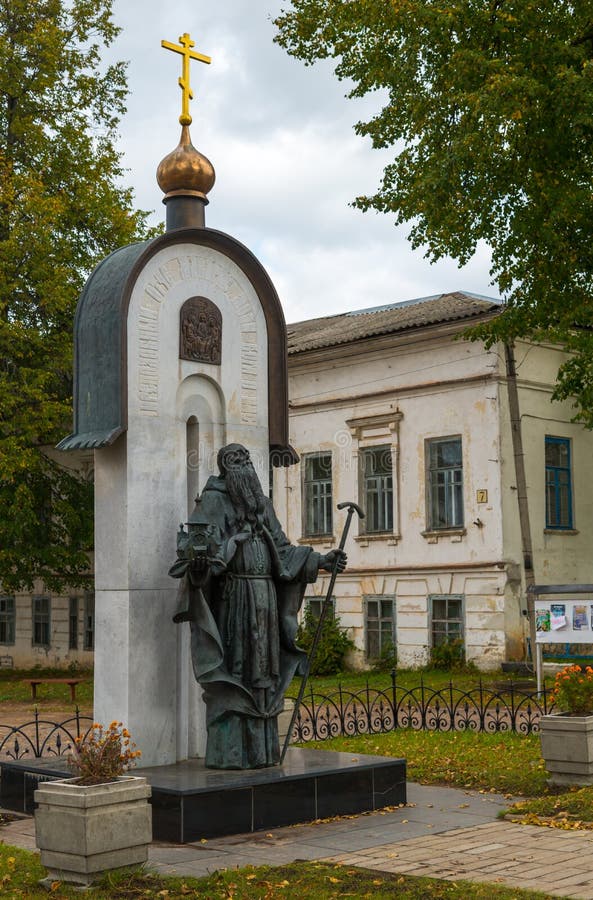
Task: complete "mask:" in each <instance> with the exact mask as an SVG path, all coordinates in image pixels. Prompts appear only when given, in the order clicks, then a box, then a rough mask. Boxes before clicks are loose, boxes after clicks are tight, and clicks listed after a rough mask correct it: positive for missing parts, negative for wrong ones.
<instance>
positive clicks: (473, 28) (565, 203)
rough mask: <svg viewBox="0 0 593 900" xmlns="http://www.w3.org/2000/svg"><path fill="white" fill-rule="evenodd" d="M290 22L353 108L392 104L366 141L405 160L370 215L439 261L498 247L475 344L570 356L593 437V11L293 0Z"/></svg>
mask: <svg viewBox="0 0 593 900" xmlns="http://www.w3.org/2000/svg"><path fill="white" fill-rule="evenodd" d="M276 25H277V28H278V34H277V38H276V39H277V41H278V42H279V43H280V44H281V45H282V46H283V47H285V48H286V49H287V51H288V52H289V53H290V54H292V55H293V56H295V57H297V58H299V59H301V60H303V61H304V62H305V63H306V64H312V63H313V62H315V61H316V60H319V59H325V58H333V59H335V60H336V61H337V62H336V69H335V71H336V74H337V76H338V78H340V79H346V80H348V81H349V83H350V85H351V87H350V93H349V96H351V97H362V96H364V95H366V94H369V93H371V92H374V91H377V92H378V95H377V112H376V115H374V116H373V117H372V118H371V119H370V120H368V121H363V122H358V124H357V125H356V131H357V132H358V133H359V134H361V135H367V136H368V137H370V138H371V140H372V143H373V146H374V147H377V148H390V147H392V148H393V152H394V159H393V161H392V162H390V163H389V164H388V165H387V166H386V168H385V171H384V173H383V179H382V182H381V184H380V186H379V187H378V190H377V192H376V193H375V194H374V195H372V196H363V197H358V198H357V199H356V200H355V204H356V206H358V207H359V208H361V209H363V210H367V209H371V208H372V209H376V210H379V211H381V212H385V213H392V214H394V215H395V220H396V222H397V223H398V224H400V223H404V222H407V223H411V225H410V240H411V242H412V245H413V246H414V247H421V246H422V247H425V248H426V250H427V255H428V257H429V259H431V260H433V261H434V260H437V259H439V258H440V257H442V256H444V255H450V256H453V257H454V258H456V259H457V260H458V261H459V263H460V264H464V263H466V262H467V261H468V260H469V259H470V257H471V256H472V254H473V253H474V252H475V249H476V245H477V243H478V241H486V242H487V243H488V245H489V246H490V248H491V249H492V269H491V276H492V279H493V282H494V283H495V284H497V286H498V289H499V290H500V292H501V295H502V296H503V298H504V299H505V301H506V307H505V310H504V312H503V314H502V315H500V316H499V317H497V318H496V319H495V320H494V321H492V322H491V323H490V324H488V325H487V326H484V327H483V328H481V329H480V330H478V331H474V332H473V337H479V338H482V339H485V340H486V342H487V343H492V342H493V341H495V340H499V339H502V340H505V341H511V340H512V339H513V338H514V337H516V336H525V337H529V338H531V339H534V340H552V341H555V342H560V343H561V344H563V345H564V346H565V347H566V348H567V349H568V350H570V351H571V355H570V357H569V359H568V361H567V362H566V363H565V364H564V365H563V366H562V367H561V369H560V371H559V374H558V382H557V386H556V391H555V397H556V399H564V398H568V397H572V398H573V399H574V403H575V418H576V419H577V420H580V421H582V422H583V423H584V424H585V425H586V426H587V427H588V428H593V2H591V0H582V2H568V0H385V2H378V0H293V2H292V4H291V7H290V9H287V10H285V11H283V13H282V14H281V15H280V17H279V18H278V19H277V20H276ZM381 104H382V105H381Z"/></svg>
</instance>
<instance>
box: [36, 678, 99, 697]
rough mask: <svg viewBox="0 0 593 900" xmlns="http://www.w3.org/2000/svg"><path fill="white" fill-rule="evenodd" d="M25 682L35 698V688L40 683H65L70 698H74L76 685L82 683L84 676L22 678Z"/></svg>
mask: <svg viewBox="0 0 593 900" xmlns="http://www.w3.org/2000/svg"><path fill="white" fill-rule="evenodd" d="M22 680H23V681H24V682H25V683H26V684H30V685H31V697H32V698H33V700H37V688H38V687H39V685H40V684H67V685H68V687H69V688H70V699H71V700H72V702H73V703H74V701H75V700H76V685H77V684H82V683H83V681H86V678H23V679H22Z"/></svg>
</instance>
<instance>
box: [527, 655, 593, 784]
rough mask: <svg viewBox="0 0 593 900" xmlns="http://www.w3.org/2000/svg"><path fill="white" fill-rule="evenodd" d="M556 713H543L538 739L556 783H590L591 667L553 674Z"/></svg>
mask: <svg viewBox="0 0 593 900" xmlns="http://www.w3.org/2000/svg"><path fill="white" fill-rule="evenodd" d="M552 696H553V700H554V706H555V709H557V710H558V712H557V713H555V714H552V715H547V716H542V718H541V720H540V739H541V747H542V756H543V757H544V761H545V764H546V769H547V770H548V772H549V773H550V775H551V781H552V782H553V783H555V784H593V668H591V666H586V667H585V668H582V667H581V666H578V665H573V666H567V667H566V668H565V669H563V670H562V671H561V672H558V674H557V675H556V680H555V684H554V690H553V694H552Z"/></svg>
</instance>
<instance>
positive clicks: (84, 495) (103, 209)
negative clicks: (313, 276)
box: [0, 0, 146, 591]
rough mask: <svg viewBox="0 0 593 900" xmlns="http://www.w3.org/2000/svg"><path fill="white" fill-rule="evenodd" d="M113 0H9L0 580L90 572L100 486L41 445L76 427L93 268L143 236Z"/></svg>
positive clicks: (0, 106)
mask: <svg viewBox="0 0 593 900" xmlns="http://www.w3.org/2000/svg"><path fill="white" fill-rule="evenodd" d="M117 33H118V29H117V28H116V27H115V26H114V24H113V21H112V18H111V0H0V585H1V589H2V590H4V591H13V590H18V589H19V588H23V587H26V588H31V587H32V585H33V581H34V579H36V578H41V579H42V580H43V582H44V583H45V586H46V588H47V589H49V590H59V589H60V588H61V587H63V586H65V585H75V584H80V583H83V582H84V578H85V571H86V570H87V569H88V556H87V552H85V551H88V549H89V546H92V484H91V483H89V480H88V479H86V480H85V479H84V478H83V477H81V476H80V475H79V474H77V472H76V471H75V470H74V469H67V468H64V467H62V466H60V465H58V464H57V463H56V462H55V459H52V458H51V453H50V454H48V453H47V452H44V448H47V447H51V446H53V445H55V443H56V442H57V441H58V440H59V439H60V438H62V437H63V436H64V435H65V434H66V433H67V432H68V431H69V430H70V425H71V416H72V413H71V409H72V375H71V373H72V327H73V318H74V310H75V307H76V301H77V298H78V295H79V293H80V290H81V288H82V286H83V284H84V281H85V279H86V277H87V276H88V275H89V273H90V272H91V271H92V269H93V268H94V266H95V265H96V264H97V263H98V262H99V260H100V259H101V258H102V257H104V256H106V255H107V254H108V253H110V252H111V251H112V250H114V249H116V248H117V247H119V246H121V245H122V244H127V243H130V242H132V241H135V240H138V239H141V238H143V237H145V236H146V233H145V232H146V226H145V214H144V213H142V212H138V211H134V209H133V204H132V199H133V198H132V192H131V191H130V190H129V189H127V188H125V187H123V186H122V183H121V177H122V168H121V163H120V155H119V154H118V152H117V150H116V147H115V137H116V128H117V125H118V122H119V119H120V117H121V115H122V114H123V113H124V111H125V106H124V101H125V97H126V80H125V65H124V64H123V63H116V64H113V65H103V63H102V60H101V52H102V50H103V48H104V47H106V46H108V45H109V44H110V43H111V42H112V41H113V39H114V38H115V36H116V35H117Z"/></svg>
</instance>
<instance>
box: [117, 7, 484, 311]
mask: <svg viewBox="0 0 593 900" xmlns="http://www.w3.org/2000/svg"><path fill="white" fill-rule="evenodd" d="M286 5H287V4H286V3H285V2H283V0H199V2H198V0H171V2H169V3H163V2H162V0H115V3H114V15H115V20H116V22H117V24H118V25H120V26H121V27H122V29H123V31H122V34H121V35H120V37H119V38H118V40H117V42H116V43H115V44H114V46H113V48H112V51H111V54H112V55H114V56H115V57H116V58H119V59H126V60H128V61H129V67H128V77H129V87H130V91H131V93H130V97H129V100H128V113H127V115H126V117H125V118H124V120H123V122H122V126H121V143H120V149H121V150H122V151H123V153H124V163H125V165H126V167H127V168H128V169H129V172H128V175H127V180H128V181H129V182H130V183H131V184H132V185H133V186H134V189H135V193H136V200H137V203H138V205H139V206H141V207H142V208H144V209H150V210H154V221H161V220H163V219H164V206H163V205H162V203H161V198H162V194H161V192H160V190H159V188H158V186H157V184H156V180H155V171H156V167H157V165H158V163H159V162H160V160H161V159H162V158H163V156H165V155H166V154H167V153H168V152H170V151H171V150H172V149H173V148H174V147H175V146H176V144H177V141H178V138H179V132H180V127H179V124H178V117H179V114H180V112H181V91H180V89H179V87H178V86H177V78H178V77H179V75H180V74H181V57H180V56H179V55H177V54H175V53H171V52H168V51H166V50H163V49H161V46H160V41H161V38H165V39H167V40H169V41H174V42H177V40H178V38H179V35H181V34H183V33H184V32H186V31H187V32H189V33H190V35H191V37H192V39H193V40H195V41H196V49H197V50H199V51H200V52H202V53H205V54H207V55H209V56H211V57H212V65H211V66H206V65H203V64H201V63H198V62H195V63H192V88H193V90H194V95H195V100H194V101H193V103H192V105H191V113H192V116H193V125H192V128H191V132H192V140H193V143H194V145H195V146H196V147H197V148H198V149H199V150H201V151H202V152H203V153H204V154H205V155H206V156H207V157H208V158H209V159H210V160H211V161H212V163H213V164H214V167H215V169H216V184H215V186H214V188H213V190H212V192H211V193H210V205H209V206H208V208H207V210H206V222H207V224H208V225H209V226H210V227H212V228H218V229H220V230H222V231H226V232H228V233H229V234H231V235H233V236H234V237H236V238H237V239H238V240H240V241H242V242H243V243H244V244H246V245H247V246H248V247H249V248H250V249H251V250H252V251H253V252H254V253H255V254H256V255H257V256H258V257H259V259H260V260H261V262H262V263H263V264H264V266H265V267H266V269H267V270H268V272H269V274H270V276H271V277H272V280H273V281H274V283H275V285H276V289H277V291H278V293H279V295H280V298H281V300H282V303H283V306H284V311H285V315H286V318H287V321H289V322H294V321H298V320H301V319H306V318H313V317H315V316H321V315H329V314H331V313H334V312H342V311H345V310H351V309H360V308H363V307H372V306H377V305H381V304H385V303H394V302H397V301H400V300H409V299H412V298H415V297H422V296H427V295H430V294H437V293H441V292H445V291H452V290H467V291H472V292H474V293H478V294H486V295H488V296H495V295H496V290H495V288H493V287H492V286H491V285H490V279H489V275H488V269H489V256H488V252H487V249H486V248H483V249H481V250H480V251H479V252H478V254H477V255H476V257H475V258H474V259H473V260H472V261H471V262H470V263H469V264H468V265H467V266H465V267H464V268H463V269H460V268H458V266H457V264H456V263H455V262H454V261H453V260H443V261H440V262H439V263H437V264H435V265H430V263H429V262H428V261H427V260H426V259H424V255H423V252H422V250H417V251H412V249H411V248H410V245H409V243H408V241H407V239H406V234H407V231H406V229H405V228H396V227H395V226H394V224H393V219H391V218H389V217H388V216H385V215H379V214H376V213H372V212H371V213H361V212H359V211H358V210H355V209H352V208H351V207H350V206H349V205H348V204H349V201H351V200H352V199H353V198H354V197H356V196H357V195H359V194H364V193H370V192H372V191H374V189H375V188H376V186H377V184H378V182H379V178H380V174H381V171H382V169H383V166H384V164H385V162H386V161H387V160H388V159H389V154H388V153H386V152H383V151H376V150H373V149H372V148H371V146H370V142H369V141H368V140H367V139H364V138H361V137H358V136H357V135H355V134H354V131H353V128H352V126H353V124H354V123H355V122H356V121H357V120H358V119H361V118H365V116H367V115H369V114H370V113H372V111H373V110H374V109H375V108H377V104H378V103H379V97H370V98H366V99H365V100H362V101H361V100H348V99H346V98H345V96H344V95H345V93H346V90H347V86H346V85H344V84H341V83H340V82H338V81H337V79H336V78H335V77H334V76H333V73H332V66H331V64H330V63H328V64H325V63H324V64H318V65H316V66H313V67H305V66H304V65H303V64H302V63H300V62H299V61H297V60H294V59H292V58H290V57H289V56H288V55H287V54H286V52H285V51H284V50H282V49H281V48H280V47H278V46H276V45H275V44H274V43H273V37H274V26H273V24H272V20H273V18H274V17H275V16H276V15H277V14H278V12H279V11H280V9H281V8H282V6H286ZM111 54H110V55H111Z"/></svg>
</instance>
